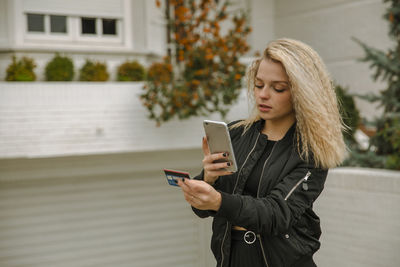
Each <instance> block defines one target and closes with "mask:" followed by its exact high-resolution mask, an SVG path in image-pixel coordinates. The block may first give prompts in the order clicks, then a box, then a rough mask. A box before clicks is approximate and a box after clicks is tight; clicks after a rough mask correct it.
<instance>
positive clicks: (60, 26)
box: [50, 15, 67, 33]
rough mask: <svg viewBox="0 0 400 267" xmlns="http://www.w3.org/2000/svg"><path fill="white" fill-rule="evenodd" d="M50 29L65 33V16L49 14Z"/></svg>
mask: <svg viewBox="0 0 400 267" xmlns="http://www.w3.org/2000/svg"><path fill="white" fill-rule="evenodd" d="M50 31H51V32H54V33H67V17H66V16H53V15H51V16H50Z"/></svg>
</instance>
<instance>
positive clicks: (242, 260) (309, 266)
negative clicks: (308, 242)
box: [229, 230, 317, 267]
mask: <svg viewBox="0 0 400 267" xmlns="http://www.w3.org/2000/svg"><path fill="white" fill-rule="evenodd" d="M244 233H245V231H236V230H232V241H231V255H230V259H229V266H230V267H265V266H266V265H265V262H264V257H263V254H262V251H261V247H260V241H259V240H258V239H257V240H256V241H255V242H254V243H253V244H247V243H246V242H244V240H243V235H244ZM269 267H279V266H269ZM293 267H317V265H316V264H315V263H314V261H313V259H312V257H311V256H307V257H304V258H303V259H301V260H300V261H299V262H298V263H296V264H295V265H294V266H293Z"/></svg>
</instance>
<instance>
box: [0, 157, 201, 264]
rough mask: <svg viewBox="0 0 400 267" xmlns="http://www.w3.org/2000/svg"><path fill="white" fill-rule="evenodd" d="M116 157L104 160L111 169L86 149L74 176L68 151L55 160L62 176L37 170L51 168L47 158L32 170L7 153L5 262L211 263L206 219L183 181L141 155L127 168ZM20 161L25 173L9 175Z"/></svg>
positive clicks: (2, 226)
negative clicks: (171, 179)
mask: <svg viewBox="0 0 400 267" xmlns="http://www.w3.org/2000/svg"><path fill="white" fill-rule="evenodd" d="M153 153H157V152H153ZM181 154H182V153H181ZM183 154H185V153H183ZM189 154H190V153H189ZM166 155H167V154H166ZM186 156H188V155H186ZM113 157H114V158H113ZM115 157H116V156H111V155H110V156H109V158H110V160H109V163H108V165H109V166H108V167H109V171H108V172H105V174H98V173H97V172H98V171H96V165H97V164H99V163H101V164H103V166H101V167H100V169H102V170H104V169H105V166H104V162H106V161H107V156H103V157H102V158H101V159H100V160H97V159H95V160H93V159H91V158H90V157H81V158H82V163H81V164H79V163H77V162H76V159H73V158H71V161H72V162H74V163H75V164H77V166H76V167H75V168H74V172H71V173H73V174H74V175H72V176H71V177H68V175H66V174H68V169H69V168H70V166H68V164H66V162H68V160H69V159H68V158H65V159H63V160H61V159H60V160H59V161H56V162H54V158H53V159H51V160H50V162H51V164H52V165H53V166H52V172H51V174H52V175H53V176H54V177H39V176H38V175H35V174H34V173H33V172H42V173H45V172H44V171H43V169H42V168H44V167H46V165H47V163H46V159H35V160H34V161H37V162H38V163H37V164H36V165H37V168H36V170H35V168H34V167H32V166H33V165H35V163H32V162H30V164H27V165H28V166H29V167H28V168H30V169H31V170H32V175H29V173H28V172H27V171H26V170H24V167H23V166H22V165H21V164H15V163H12V162H11V161H12V160H9V161H8V163H10V164H6V163H5V162H4V161H0V171H3V172H2V173H3V174H1V176H0V266H2V267H11V266H29V267H39V266H41V267H42V266H57V267H62V266H69V267H70V266H76V267H78V266H79V267H81V266H82V267H83V266H121V267H122V266H203V264H204V263H202V262H204V259H202V257H203V256H204V251H203V250H204V249H203V247H204V245H203V243H202V242H201V241H202V233H201V229H202V227H201V226H200V220H198V219H197V218H196V217H195V216H194V215H193V214H192V211H191V210H190V208H189V206H188V205H187V204H186V203H185V202H184V200H183V196H182V195H181V194H180V193H179V192H178V191H177V190H178V189H177V188H173V187H170V186H168V185H167V184H166V183H167V182H166V180H165V178H164V177H163V176H162V172H161V171H160V169H157V170H154V168H153V170H148V171H144V170H143V169H145V168H144V167H143V164H142V163H143V162H140V160H139V161H136V162H135V158H134V157H133V158H132V157H131V158H130V159H131V160H132V161H133V162H132V163H131V168H125V169H124V168H121V169H122V170H123V172H119V171H118V170H119V169H120V168H118V167H115V166H120V165H121V162H120V161H118V158H115ZM117 157H119V158H123V156H117ZM135 157H140V153H139V154H138V155H137V156H135ZM147 157H151V153H148V155H147ZM189 157H190V155H189ZM159 158H160V157H159ZM161 158H162V157H161ZM84 159H85V160H84ZM170 160H173V159H170ZM88 161H89V162H91V163H88ZM141 161H143V160H141ZM116 162H118V164H117V163H116ZM11 163H12V164H11ZM113 163H114V166H113ZM125 163H127V164H128V163H129V160H126V159H125ZM54 164H55V165H56V167H54ZM116 164H117V165H116ZM141 164H142V166H141V167H139V166H137V165H141ZM159 164H160V166H163V165H164V164H169V163H168V162H165V163H162V162H159ZM6 165H8V166H11V167H9V168H8V169H7V166H6ZM19 165H20V170H17V171H16V172H17V173H18V172H19V173H20V174H21V175H22V176H25V177H22V178H21V176H20V178H16V177H13V179H7V177H5V175H6V174H7V173H12V170H11V169H12V168H15V167H16V166H19ZM157 165H158V164H157ZM57 166H58V167H59V172H60V175H59V177H56V176H57V175H56V172H55V171H54V169H57ZM82 166H84V168H83V169H84V171H82V175H79V168H81V167H82ZM90 166H92V168H93V174H92V175H89V174H88V173H90V172H88V170H89V169H90ZM136 166H137V168H136ZM169 166H171V167H173V166H172V165H169ZM49 167H50V166H49ZM10 168H11V169H10ZM106 168H107V167H106ZM179 168H180V169H182V168H184V169H188V168H185V167H184V166H180V167H179ZM135 169H137V170H138V171H137V172H136V171H135ZM189 169H190V166H189ZM61 172H63V173H61ZM192 172H193V171H192ZM83 174H84V175H83ZM14 176H15V172H14ZM29 177H34V178H29Z"/></svg>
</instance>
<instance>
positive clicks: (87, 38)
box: [24, 12, 123, 45]
mask: <svg viewBox="0 0 400 267" xmlns="http://www.w3.org/2000/svg"><path fill="white" fill-rule="evenodd" d="M28 14H38V15H44V32H30V31H28ZM51 15H56V16H65V17H66V25H67V32H66V33H56V32H51V31H50V16H51ZM24 17H25V26H24V27H25V41H26V42H30V41H33V42H42V41H48V42H52V41H55V42H57V41H62V42H66V43H69V44H68V45H70V44H71V43H75V44H76V42H79V44H78V45H87V44H99V45H108V44H110V45H123V38H122V21H123V18H121V17H103V16H102V17H93V16H90V15H88V16H84V15H80V16H76V15H68V14H61V13H54V14H53V13H38V12H25V13H24ZM83 17H88V18H94V19H96V34H82V32H81V31H82V19H81V18H83ZM102 19H115V22H116V31H117V34H116V35H109V34H105V35H103V29H102Z"/></svg>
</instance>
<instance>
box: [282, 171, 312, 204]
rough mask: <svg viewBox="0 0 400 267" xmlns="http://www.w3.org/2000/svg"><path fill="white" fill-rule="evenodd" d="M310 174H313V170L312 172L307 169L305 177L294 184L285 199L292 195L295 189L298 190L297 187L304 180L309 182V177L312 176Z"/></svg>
mask: <svg viewBox="0 0 400 267" xmlns="http://www.w3.org/2000/svg"><path fill="white" fill-rule="evenodd" d="M310 175H311V172H310V171H307V173H306V175H305V176H304V177H303V178H301V179H300V180H299V181H298V182H297V183H296V184H295V185H294V186H293V188H292V189H291V190H290V191H289V193H288V194H287V195H286V197H285V201H286V200H287V199H288V198H289V197H290V195H291V194H292V193H293V192H294V190H296V188H297V187H299V185H300V184H301V183H302V182H303V181H304V182H307V180H308V177H310Z"/></svg>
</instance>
